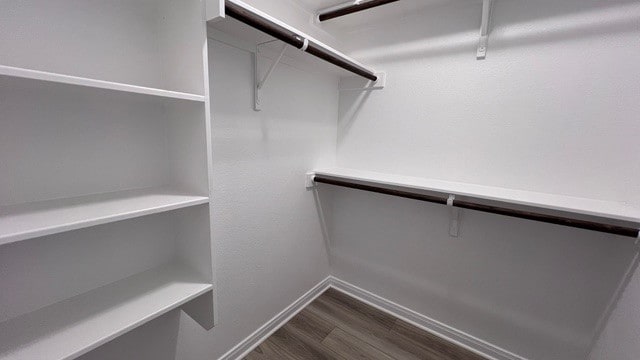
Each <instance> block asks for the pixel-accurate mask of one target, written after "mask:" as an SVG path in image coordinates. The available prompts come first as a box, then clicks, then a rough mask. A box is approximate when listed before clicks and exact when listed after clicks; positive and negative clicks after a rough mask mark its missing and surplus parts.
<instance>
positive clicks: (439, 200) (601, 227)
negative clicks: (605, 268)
mask: <svg viewBox="0 0 640 360" xmlns="http://www.w3.org/2000/svg"><path fill="white" fill-rule="evenodd" d="M313 181H315V182H318V183H323V184H329V185H335V186H342V187H347V188H351V189H358V190H364V191H370V192H375V193H379V194H386V195H393V196H398V197H403V198H407V199H414V200H419V201H426V202H430V203H436V204H443V205H446V204H447V200H448V196H447V197H443V196H437V195H426V194H419V193H413V192H408V191H402V190H394V189H388V188H384V187H381V186H375V185H365V184H361V183H356V182H351V181H346V180H338V179H335V178H332V177H328V176H323V175H315V176H314V178H313ZM452 206H455V207H459V208H463V209H470V210H477V211H483V212H487V213H492V214H498V215H504V216H511V217H516V218H520V219H527V220H534V221H541V222H546V223H551V224H556V225H564V226H571V227H575V228H580V229H587V230H593V231H599V232H603V233H608V234H615V235H621V236H627V237H632V238H636V239H637V238H638V237H639V236H640V230H638V229H636V228H631V227H625V226H618V225H609V224H604V223H600V222H595V221H586V220H578V219H572V218H568V217H564V216H555V215H547V214H541V213H535V212H531V211H524V210H515V209H509V208H504V207H500V206H493V205H484V204H478V203H474V202H472V201H467V200H457V199H454V200H453V202H452Z"/></svg>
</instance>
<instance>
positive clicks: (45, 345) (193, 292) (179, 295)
mask: <svg viewBox="0 0 640 360" xmlns="http://www.w3.org/2000/svg"><path fill="white" fill-rule="evenodd" d="M189 275H190V274H189V273H188V272H187V271H185V270H183V269H181V268H179V267H172V266H168V267H164V268H159V269H154V270H150V271H146V272H143V273H140V274H137V275H134V276H132V277H129V278H126V279H123V280H120V281H117V282H115V283H112V284H109V285H106V286H103V287H100V288H97V289H95V290H92V291H89V292H87V293H85V294H82V295H79V296H76V297H73V298H70V299H67V300H64V301H61V302H59V303H56V304H53V305H50V306H47V307H45V308H42V309H40V310H36V311H34V312H31V313H28V314H25V315H22V316H19V317H16V318H14V319H11V320H8V321H5V322H3V323H1V324H0V334H2V341H1V342H0V359H3V360H5V359H6V360H9V359H30V360H38V359H49V360H62V359H73V358H75V357H77V356H80V355H82V354H84V353H86V352H88V351H90V350H92V349H94V348H96V347H98V346H100V345H102V344H104V343H106V342H108V341H110V340H112V339H114V338H116V337H117V336H120V335H122V334H124V333H126V332H127V331H129V330H132V329H134V328H136V327H138V326H140V325H142V324H144V323H146V322H148V321H150V320H152V319H154V318H157V317H158V316H160V315H162V314H165V313H167V312H168V311H170V310H172V309H175V308H178V307H180V306H181V305H183V304H185V303H187V302H188V301H190V300H193V299H195V298H196V297H198V296H200V295H202V294H204V293H206V292H208V291H211V290H212V289H213V286H212V285H211V284H207V283H199V282H193V281H190V280H189V279H190V276H189Z"/></svg>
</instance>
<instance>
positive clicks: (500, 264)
mask: <svg viewBox="0 0 640 360" xmlns="http://www.w3.org/2000/svg"><path fill="white" fill-rule="evenodd" d="M480 9H481V3H480V2H471V3H470V2H448V3H446V2H444V3H442V4H441V5H434V6H432V7H429V8H427V9H426V10H425V11H424V12H423V13H416V14H413V15H410V16H406V17H403V18H399V19H388V20H386V21H382V22H378V23H377V24H376V27H360V28H356V29H354V31H353V32H352V33H351V34H348V36H344V37H343V42H344V43H346V46H347V47H348V48H350V49H351V54H352V55H353V56H354V57H355V58H357V59H359V60H361V61H363V62H365V63H367V64H371V65H372V66H374V67H375V68H376V69H377V70H382V71H386V72H388V81H387V82H388V84H387V87H386V88H385V89H384V90H382V91H374V92H371V93H367V94H358V93H352V92H344V93H342V94H341V97H340V118H339V133H338V157H337V162H338V165H339V166H344V167H353V168H360V169H365V170H374V171H380V172H390V173H398V174H404V175H414V176H422V177H429V178H438V179H445V180H453V181H461V182H470V183H476V184H483V185H493V186H503V187H509V188H516V189H525V190H533V191H541V192H549V193H556V194H567V195H575V196H584V197H590V198H597V199H606V200H613V201H628V202H630V203H633V204H640V183H639V182H638V181H637V179H638V177H639V176H640V162H638V161H637V160H638V158H637V154H638V141H637V138H636V134H638V133H639V132H640V122H638V121H637V114H638V113H640V71H639V70H638V69H639V68H638V64H639V63H640V47H639V46H638V39H639V38H640V4H639V3H638V2H637V1H636V2H630V1H615V2H614V1H608V2H604V1H573V0H572V1H560V2H558V1H535V2H532V1H496V3H495V7H494V20H493V31H492V35H491V37H490V40H489V52H488V56H487V59H486V60H485V61H477V60H476V59H475V51H476V46H477V41H478V29H479V23H480ZM322 196H323V199H324V200H325V201H326V202H327V203H331V205H327V206H328V207H329V206H332V208H333V212H332V215H333V216H332V219H331V223H332V224H331V229H332V234H331V239H332V248H331V251H332V272H333V274H334V275H336V276H338V277H339V278H342V279H343V280H346V281H349V282H352V283H353V284H355V285H357V286H360V287H362V288H364V289H366V290H369V291H371V292H373V293H375V294H378V295H381V296H383V297H386V298H388V299H390V300H393V301H395V302H397V303H399V304H401V305H404V306H407V307H409V308H411V309H413V310H416V311H418V312H420V313H422V314H424V315H427V316H429V317H432V318H434V319H436V320H439V321H441V322H444V323H445V324H448V325H450V326H453V327H455V328H457V329H459V330H462V331H465V332H467V333H469V334H471V335H473V336H476V337H479V338H481V339H483V340H486V341H489V342H491V343H493V344H495V345H497V346H500V347H503V348H505V349H506V350H509V351H512V352H515V353H517V354H520V355H523V356H528V357H531V358H534V359H560V358H562V359H572V358H573V359H584V358H585V357H587V353H588V351H589V349H590V346H591V342H592V340H593V337H594V336H595V335H596V334H597V329H598V324H599V319H600V317H601V316H602V315H603V314H604V313H605V311H606V309H607V304H608V302H609V301H610V299H611V297H612V296H613V295H614V292H615V289H616V287H617V286H618V284H619V283H620V281H621V280H622V278H623V276H624V274H625V272H626V270H627V268H628V267H629V266H630V265H631V264H632V257H633V255H634V253H635V251H636V250H635V249H634V248H633V243H632V241H629V240H628V239H624V238H617V237H613V236H607V235H602V234H597V233H593V232H588V231H582V230H576V229H568V228H563V227H558V226H553V225H545V224H538V223H534V222H530V221H523V220H514V219H508V218H503V217H499V216H494V215H487V214H481V213H475V212H471V211H464V212H463V214H462V230H461V236H460V237H459V238H450V237H449V235H448V210H447V209H446V208H444V207H442V206H436V205H427V204H421V203H417V202H414V201H411V200H403V199H395V198H389V197H386V196H382V195H372V194H367V193H361V192H357V191H353V190H336V189H330V188H329V187H323V188H322ZM635 326H637V324H636V325H635ZM606 358H612V359H613V358H616V357H615V356H614V357H611V356H610V357H606Z"/></svg>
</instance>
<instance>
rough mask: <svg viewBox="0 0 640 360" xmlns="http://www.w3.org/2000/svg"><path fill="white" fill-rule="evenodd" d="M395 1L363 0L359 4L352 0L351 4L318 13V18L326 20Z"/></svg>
mask: <svg viewBox="0 0 640 360" xmlns="http://www.w3.org/2000/svg"><path fill="white" fill-rule="evenodd" d="M396 1H399V0H370V1H363V2H361V3H359V4H357V3H355V2H354V4H353V5H347V6H344V7H338V8H336V9H332V10H328V11H326V12H322V13H320V15H318V20H320V21H327V20H331V19H335V18H337V17H340V16H345V15H349V14H353V13H356V12H359V11H363V10H368V9H371V8H374V7H378V6H382V5H386V4H389V3H392V2H396Z"/></svg>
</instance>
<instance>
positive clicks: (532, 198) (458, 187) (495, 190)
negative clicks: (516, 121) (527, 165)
mask: <svg viewBox="0 0 640 360" xmlns="http://www.w3.org/2000/svg"><path fill="white" fill-rule="evenodd" d="M309 174H310V175H311V176H312V175H313V174H319V175H327V176H331V177H333V178H337V179H345V180H350V181H356V182H360V183H365V184H377V185H382V186H385V187H393V188H400V189H408V190H417V191H422V192H433V193H440V194H453V195H456V196H462V197H464V196H468V197H471V198H476V199H483V200H487V201H495V202H500V203H505V204H513V205H522V206H527V207H533V208H538V209H543V210H549V211H561V212H566V213H571V214H577V215H586V216H596V217H601V218H605V219H610V220H613V221H626V222H631V223H635V224H640V208H637V207H633V206H629V205H627V204H623V203H619V202H612V201H603V200H595V199H587V198H579V197H573V196H566V195H556V194H546V193H540V192H533V191H524V190H515V189H507V188H500V187H492V186H483V185H475V184H467V183H459V182H452V181H444V180H436V179H425V178H418V177H412V176H403V175H393V174H383V173H378V172H372V171H363V170H356V169H346V168H331V169H317V170H314V171H312V172H310V173H309Z"/></svg>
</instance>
